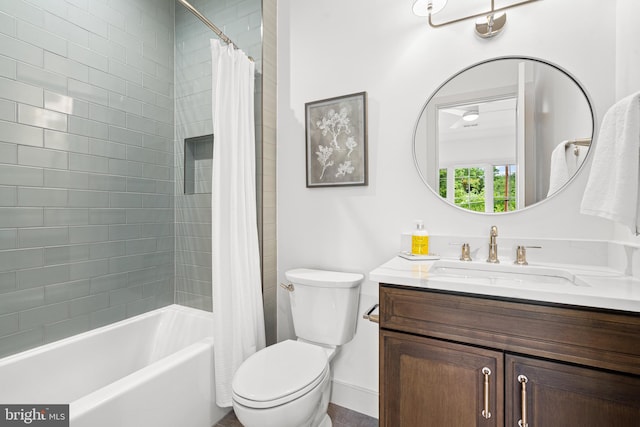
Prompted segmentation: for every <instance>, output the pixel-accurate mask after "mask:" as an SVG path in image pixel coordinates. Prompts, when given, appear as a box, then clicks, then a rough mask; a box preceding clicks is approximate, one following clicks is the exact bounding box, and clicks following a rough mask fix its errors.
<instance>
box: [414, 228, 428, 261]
mask: <svg viewBox="0 0 640 427" xmlns="http://www.w3.org/2000/svg"><path fill="white" fill-rule="evenodd" d="M411 253H412V254H413V255H428V254H429V233H427V230H425V228H424V223H423V222H422V220H417V221H416V229H415V230H413V233H412V235H411Z"/></svg>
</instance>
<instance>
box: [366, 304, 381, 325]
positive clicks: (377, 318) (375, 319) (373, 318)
mask: <svg viewBox="0 0 640 427" xmlns="http://www.w3.org/2000/svg"><path fill="white" fill-rule="evenodd" d="M379 306H380V304H374V305H372V306H371V307H369V309H368V310H367V312H366V313H365V314H363V315H362V318H363V319H367V320H368V321H370V322H373V323H380V315H379V314H371V313H373V312H374V311H375V309H376V308H378V307H379Z"/></svg>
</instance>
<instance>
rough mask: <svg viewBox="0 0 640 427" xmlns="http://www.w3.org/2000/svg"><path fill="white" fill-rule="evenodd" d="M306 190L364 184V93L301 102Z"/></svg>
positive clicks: (365, 112)
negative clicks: (304, 136) (304, 141)
mask: <svg viewBox="0 0 640 427" xmlns="http://www.w3.org/2000/svg"><path fill="white" fill-rule="evenodd" d="M305 134H306V150H305V151H306V173H307V188H313V187H338V186H343V187H344V186H358V185H368V170H367V169H368V164H367V162H368V161H367V145H368V141H367V138H368V135H367V93H366V92H358V93H353V94H349V95H343V96H338V97H335V98H328V99H323V100H319V101H312V102H307V103H305Z"/></svg>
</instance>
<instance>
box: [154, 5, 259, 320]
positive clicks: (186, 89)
mask: <svg viewBox="0 0 640 427" xmlns="http://www.w3.org/2000/svg"><path fill="white" fill-rule="evenodd" d="M190 3H191V4H192V5H193V6H194V7H195V8H196V9H198V10H199V11H200V12H202V13H203V14H204V15H205V16H207V17H209V18H210V20H211V21H213V23H214V24H216V25H217V26H218V27H219V28H221V29H222V30H223V31H224V32H225V34H227V35H228V36H229V37H230V38H231V39H232V40H233V41H234V42H235V43H236V44H237V45H238V46H240V48H241V49H242V50H243V51H244V52H245V53H247V55H249V56H251V57H253V58H254V60H255V61H256V72H259V71H260V69H261V64H262V61H261V58H262V35H261V28H262V25H261V24H262V21H261V7H262V2H261V1H258V0H249V1H242V2H218V1H208V0H191V1H190ZM175 16H176V40H175V44H176V64H175V70H176V71H175V72H176V88H175V98H176V99H175V101H176V102H175V105H176V107H175V108H176V109H175V121H176V141H175V195H176V196H175V206H176V218H175V221H176V230H175V232H176V302H177V303H179V304H183V305H187V306H191V307H196V308H200V309H205V310H209V311H211V307H212V300H211V194H207V193H200V194H184V140H185V138H195V137H200V136H205V135H210V134H212V133H213V121H212V110H211V96H212V94H211V82H212V79H211V51H210V42H209V40H210V39H212V38H213V39H215V38H216V37H215V35H214V34H213V33H212V32H211V30H210V29H208V28H207V27H205V26H204V25H203V24H202V23H201V22H200V21H198V20H197V19H196V18H195V17H194V16H193V15H191V14H190V13H189V12H188V11H186V10H185V9H184V8H183V7H182V6H180V5H179V4H177V3H176V10H175ZM256 88H257V86H256ZM158 89H160V88H158ZM260 107H261V106H260V105H259V104H256V108H257V109H258V110H259V109H260ZM257 137H259V135H257ZM257 141H258V140H257ZM258 143H259V141H258ZM215 144H216V142H215V136H214V145H215ZM204 169H206V172H204V173H211V169H210V168H201V170H202V171H204ZM206 178H207V177H205V176H200V177H198V179H197V180H199V182H200V184H199V188H198V191H210V188H211V184H210V180H209V183H208V184H207V182H206ZM209 178H210V177H209Z"/></svg>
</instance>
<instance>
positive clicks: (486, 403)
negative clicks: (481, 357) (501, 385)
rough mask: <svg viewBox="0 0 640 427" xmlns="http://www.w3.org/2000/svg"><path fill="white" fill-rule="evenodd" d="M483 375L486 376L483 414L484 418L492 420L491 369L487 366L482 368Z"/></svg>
mask: <svg viewBox="0 0 640 427" xmlns="http://www.w3.org/2000/svg"><path fill="white" fill-rule="evenodd" d="M482 375H484V409H483V410H482V412H481V414H482V416H483V417H484V418H486V419H489V418H491V412H489V376H490V375H491V369H489V368H487V367H486V366H485V367H484V368H482Z"/></svg>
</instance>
